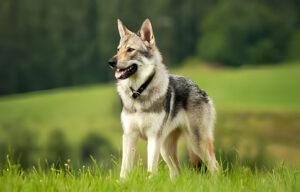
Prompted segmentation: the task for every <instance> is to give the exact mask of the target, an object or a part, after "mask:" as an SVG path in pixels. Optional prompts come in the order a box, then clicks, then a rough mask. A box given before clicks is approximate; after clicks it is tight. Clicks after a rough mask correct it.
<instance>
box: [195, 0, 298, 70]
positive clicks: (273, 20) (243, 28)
mask: <svg viewBox="0 0 300 192" xmlns="http://www.w3.org/2000/svg"><path fill="white" fill-rule="evenodd" d="M264 2H265V3H264ZM292 2H293V1H288V3H287V4H283V5H282V7H281V8H282V10H277V8H276V7H272V6H271V5H270V4H271V3H267V1H263V2H261V1H241V0H229V1H228V0H222V1H220V2H219V3H218V5H217V6H216V7H215V8H214V9H213V10H212V11H211V12H210V14H209V15H208V16H207V17H206V18H205V19H204V21H203V37H202V38H200V40H199V43H198V54H199V55H200V56H201V57H202V58H203V59H204V60H209V61H213V62H219V63H224V64H228V65H233V66H240V65H242V64H261V63H275V62H278V61H282V60H283V59H285V58H286V51H287V45H288V43H289V42H290V38H291V34H292V32H293V30H292V29H293V28H295V27H296V24H295V22H296V21H295V20H294V18H295V14H296V11H297V9H296V8H294V7H290V5H291V3H292ZM274 3H275V2H274ZM279 4H280V5H279ZM275 5H279V6H281V3H277V4H276V3H275ZM273 6H274V5H273ZM284 8H286V9H287V10H285V9H284ZM293 13H294V15H293ZM288 16H290V17H289V18H287V17H288Z"/></svg>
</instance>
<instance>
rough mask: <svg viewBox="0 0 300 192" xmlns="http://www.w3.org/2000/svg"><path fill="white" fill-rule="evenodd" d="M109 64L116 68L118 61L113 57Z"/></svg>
mask: <svg viewBox="0 0 300 192" xmlns="http://www.w3.org/2000/svg"><path fill="white" fill-rule="evenodd" d="M108 64H109V65H110V66H111V67H112V68H114V67H116V65H117V59H116V58H115V57H112V58H111V59H110V60H108Z"/></svg>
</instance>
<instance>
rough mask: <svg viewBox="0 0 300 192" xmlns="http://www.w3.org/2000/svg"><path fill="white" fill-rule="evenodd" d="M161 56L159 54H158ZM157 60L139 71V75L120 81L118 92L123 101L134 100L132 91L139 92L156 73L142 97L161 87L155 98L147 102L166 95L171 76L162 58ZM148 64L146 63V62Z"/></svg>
mask: <svg viewBox="0 0 300 192" xmlns="http://www.w3.org/2000/svg"><path fill="white" fill-rule="evenodd" d="M158 54H159V53H158ZM156 58H158V59H157V60H153V61H152V62H153V63H151V65H150V64H148V65H146V66H143V67H144V68H141V69H139V70H140V71H138V73H137V74H134V75H133V76H131V77H129V78H128V79H125V80H120V81H118V83H117V88H118V92H119V94H120V96H121V98H122V99H126V98H127V99H129V98H130V99H132V100H135V99H134V98H132V91H131V88H132V89H134V90H138V89H139V88H140V87H141V86H142V85H143V84H144V83H145V82H146V81H147V79H148V78H149V77H150V76H151V75H153V74H154V73H155V76H154V77H153V79H152V80H151V82H150V83H149V85H147V88H146V89H145V90H143V93H142V95H144V96H145V95H147V94H150V92H151V90H152V91H153V88H155V87H159V89H155V94H153V97H149V98H148V99H147V102H152V101H154V100H156V99H157V98H156V97H158V98H159V97H161V96H162V95H163V94H165V93H166V91H167V88H168V84H169V75H168V71H167V69H166V67H165V65H164V64H163V63H162V62H161V57H156ZM145 62H146V61H145ZM145 102H146V101H145Z"/></svg>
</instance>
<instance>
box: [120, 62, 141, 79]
mask: <svg viewBox="0 0 300 192" xmlns="http://www.w3.org/2000/svg"><path fill="white" fill-rule="evenodd" d="M136 71H137V64H133V65H130V66H129V67H127V68H124V69H120V68H116V69H115V77H116V79H126V78H128V77H130V76H131V75H133V74H134V73H135V72H136Z"/></svg>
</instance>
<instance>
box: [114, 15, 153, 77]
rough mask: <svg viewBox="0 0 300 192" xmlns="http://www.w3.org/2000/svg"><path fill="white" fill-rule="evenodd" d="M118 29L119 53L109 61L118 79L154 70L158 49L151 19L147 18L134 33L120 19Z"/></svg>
mask: <svg viewBox="0 0 300 192" xmlns="http://www.w3.org/2000/svg"><path fill="white" fill-rule="evenodd" d="M118 29H119V33H120V37H121V39H120V44H119V46H118V49H117V54H116V55H115V56H113V57H112V58H111V59H110V60H109V61H108V64H109V65H110V67H111V68H112V69H114V70H115V77H116V79H118V80H119V79H127V78H129V77H133V76H135V75H136V74H137V73H138V72H140V71H152V70H153V69H154V65H153V56H154V54H155V51H157V49H156V46H155V39H154V35H153V31H152V26H151V23H150V20H149V19H146V20H145V21H144V23H143V24H142V26H141V29H140V30H139V32H138V33H133V32H131V31H130V30H128V29H127V28H126V27H125V26H124V25H123V23H122V22H121V21H120V20H119V19H118Z"/></svg>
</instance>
